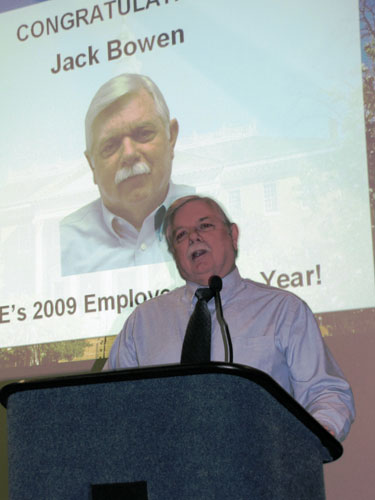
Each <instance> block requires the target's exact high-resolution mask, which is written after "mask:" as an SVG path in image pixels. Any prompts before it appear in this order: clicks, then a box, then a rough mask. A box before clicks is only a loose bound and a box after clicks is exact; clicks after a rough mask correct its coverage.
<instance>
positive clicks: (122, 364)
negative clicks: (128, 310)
mask: <svg viewBox="0 0 375 500" xmlns="http://www.w3.org/2000/svg"><path fill="white" fill-rule="evenodd" d="M136 313H137V311H134V312H133V313H132V314H131V315H130V316H129V318H128V319H127V320H126V322H125V324H124V326H123V328H122V330H121V332H120V333H119V334H118V335H117V337H116V339H115V341H114V343H113V345H112V348H111V352H110V353H109V358H108V360H107V362H106V363H105V365H104V368H103V371H106V370H119V369H122V368H134V367H137V366H139V363H138V359H137V354H136V348H135V343H134V338H133V331H134V324H135V316H136Z"/></svg>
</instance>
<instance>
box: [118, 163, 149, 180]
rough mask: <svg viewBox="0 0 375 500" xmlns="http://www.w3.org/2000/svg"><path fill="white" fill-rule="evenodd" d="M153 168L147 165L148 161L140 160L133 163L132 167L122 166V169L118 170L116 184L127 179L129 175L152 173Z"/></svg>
mask: <svg viewBox="0 0 375 500" xmlns="http://www.w3.org/2000/svg"><path fill="white" fill-rule="evenodd" d="M150 173H151V169H150V167H149V166H148V165H147V163H143V162H138V163H135V164H134V165H132V166H131V167H127V166H124V167H121V169H120V170H117V172H116V175H115V184H116V185H117V184H120V182H123V181H126V179H129V177H134V175H142V174H150Z"/></svg>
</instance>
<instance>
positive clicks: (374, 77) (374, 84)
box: [359, 0, 375, 210]
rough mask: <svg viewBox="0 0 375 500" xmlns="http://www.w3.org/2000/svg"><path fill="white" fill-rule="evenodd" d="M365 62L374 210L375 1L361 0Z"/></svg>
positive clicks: (367, 121)
mask: <svg viewBox="0 0 375 500" xmlns="http://www.w3.org/2000/svg"><path fill="white" fill-rule="evenodd" d="M359 12H360V21H361V39H362V50H363V51H364V57H363V59H364V62H363V67H362V71H363V98H364V105H365V123H366V139H367V158H368V164H369V176H370V187H371V188H372V192H371V195H372V196H371V206H372V209H373V210H374V206H375V196H374V191H373V188H374V185H375V1H374V0H360V2H359Z"/></svg>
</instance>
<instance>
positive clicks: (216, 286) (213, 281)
mask: <svg viewBox="0 0 375 500" xmlns="http://www.w3.org/2000/svg"><path fill="white" fill-rule="evenodd" d="M208 286H209V287H210V289H211V290H212V291H213V292H214V293H217V292H220V290H221V289H222V288H223V282H222V279H221V278H220V276H211V278H209V280H208Z"/></svg>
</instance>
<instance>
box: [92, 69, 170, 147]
mask: <svg viewBox="0 0 375 500" xmlns="http://www.w3.org/2000/svg"><path fill="white" fill-rule="evenodd" d="M141 89H144V90H146V91H147V92H149V94H151V96H152V98H153V99H154V102H155V107H156V111H157V113H158V114H159V115H160V118H161V119H162V121H163V123H164V124H165V127H166V130H167V134H168V136H169V121H170V117H169V109H168V106H167V103H166V102H165V99H164V97H163V94H162V93H161V92H160V90H159V88H158V87H157V85H156V84H155V83H154V82H153V81H152V80H151V78H149V77H148V76H145V75H138V74H135V73H123V74H121V75H118V76H115V77H114V78H111V79H110V80H108V82H106V83H104V85H102V86H101V87H100V89H99V90H98V91H97V92H96V94H95V95H94V97H93V99H92V101H91V103H90V106H89V109H88V110H87V113H86V120H85V133H86V151H87V152H88V153H90V152H91V148H92V142H93V135H92V127H93V124H94V120H95V118H96V117H97V116H98V115H99V113H101V112H102V111H103V110H104V109H106V108H108V106H110V105H111V104H112V103H113V102H115V101H117V99H120V97H123V96H124V95H127V94H130V93H133V92H134V93H135V92H139V91H140V90H141Z"/></svg>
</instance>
